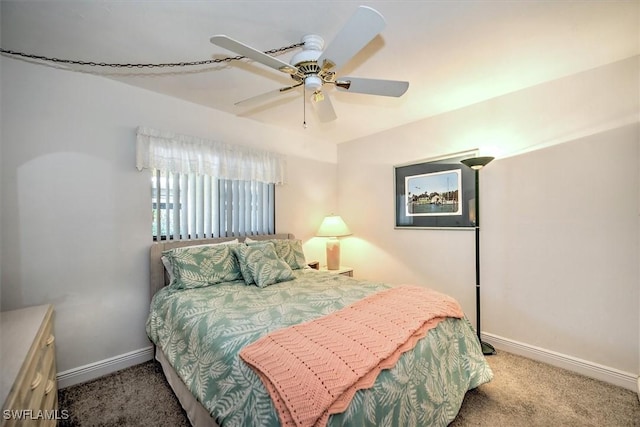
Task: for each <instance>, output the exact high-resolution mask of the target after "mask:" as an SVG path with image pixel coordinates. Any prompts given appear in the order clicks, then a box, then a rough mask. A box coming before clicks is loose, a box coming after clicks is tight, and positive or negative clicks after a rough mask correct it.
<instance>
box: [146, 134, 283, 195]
mask: <svg viewBox="0 0 640 427" xmlns="http://www.w3.org/2000/svg"><path fill="white" fill-rule="evenodd" d="M136 167H137V168H138V170H142V169H145V168H146V169H158V170H163V171H169V172H173V173H180V174H195V175H209V176H212V177H217V178H221V179H231V180H239V181H258V182H266V183H271V184H284V183H285V182H286V161H285V158H284V156H281V155H279V154H277V153H270V152H267V151H262V150H256V149H252V148H249V147H243V146H239V145H232V144H224V143H222V142H219V141H211V140H206V139H202V138H196V137H192V136H187V135H179V134H175V133H172V132H167V131H161V130H157V129H151V128H147V127H138V130H137V137H136Z"/></svg>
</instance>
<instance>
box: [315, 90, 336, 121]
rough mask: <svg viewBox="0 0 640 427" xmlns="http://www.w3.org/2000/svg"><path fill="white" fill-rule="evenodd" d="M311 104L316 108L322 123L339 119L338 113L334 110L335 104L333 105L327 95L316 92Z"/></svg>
mask: <svg viewBox="0 0 640 427" xmlns="http://www.w3.org/2000/svg"><path fill="white" fill-rule="evenodd" d="M311 104H312V105H313V106H314V108H315V110H316V114H318V119H320V121H321V122H330V121H332V120H335V119H337V118H338V116H336V111H335V110H334V109H333V104H331V98H329V95H327V94H326V93H323V92H315V93H314V94H313V95H311Z"/></svg>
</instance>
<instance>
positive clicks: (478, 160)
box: [461, 157, 496, 355]
mask: <svg viewBox="0 0 640 427" xmlns="http://www.w3.org/2000/svg"><path fill="white" fill-rule="evenodd" d="M491 160H493V157H471V158H469V159H464V160H461V162H462V163H463V164H464V165H466V166H469V167H470V168H471V169H473V172H474V173H475V176H476V207H475V209H476V212H475V213H476V220H475V229H476V332H477V334H478V341H480V346H481V347H482V354H485V355H490V354H496V349H495V348H494V347H493V346H492V345H491V344H489V343H486V342H484V341H482V337H481V336H480V169H482V168H483V167H485V166H486V165H487V164H488V163H489V162H490V161H491Z"/></svg>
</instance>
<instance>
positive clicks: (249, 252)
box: [235, 242, 295, 288]
mask: <svg viewBox="0 0 640 427" xmlns="http://www.w3.org/2000/svg"><path fill="white" fill-rule="evenodd" d="M260 243H261V244H255V245H251V246H242V245H239V246H237V247H236V249H235V253H236V255H237V256H238V261H239V262H240V268H241V270H242V276H243V277H244V279H245V283H247V284H253V283H255V284H256V286H258V287H259V288H265V287H267V286H269V285H273V284H274V283H278V282H285V281H287V280H292V279H295V275H294V274H293V271H292V270H291V267H289V265H288V264H287V263H286V262H284V261H283V260H282V259H281V258H280V257H279V256H278V254H277V253H276V250H275V246H274V244H273V243H271V242H260ZM243 265H244V267H243ZM245 271H247V274H248V275H250V279H249V280H251V283H249V282H248V281H247V279H248V278H247V276H245Z"/></svg>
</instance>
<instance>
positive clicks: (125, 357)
mask: <svg viewBox="0 0 640 427" xmlns="http://www.w3.org/2000/svg"><path fill="white" fill-rule="evenodd" d="M151 359H153V347H151V346H150V347H145V348H141V349H138V350H134V351H130V352H128V353H124V354H121V355H118V356H115V357H111V358H109V359H104V360H100V361H98V362H94V363H90V364H88V365H84V366H80V367H77V368H73V369H69V370H67V371H64V372H60V373H58V375H57V379H58V389H63V388H66V387H69V386H72V385H76V384H80V383H84V382H87V381H91V380H93V379H96V378H98V377H101V376H103V375H107V374H111V373H113V372H116V371H119V370H121V369H125V368H129V367H131V366H134V365H139V364H140V363H144V362H147V361H149V360H151Z"/></svg>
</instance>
